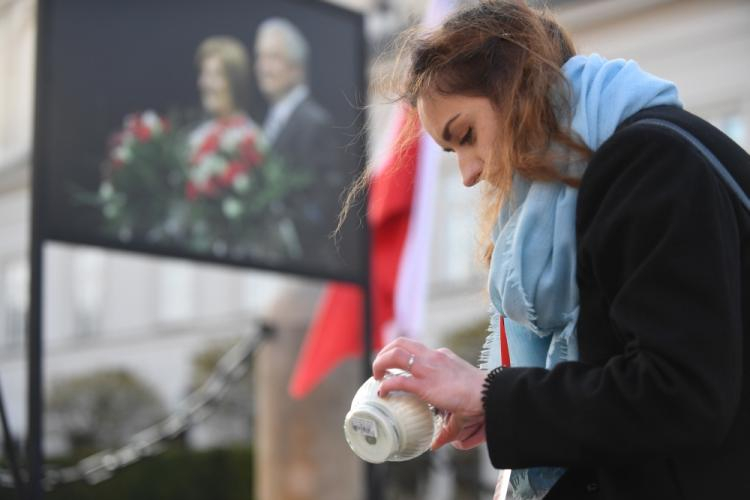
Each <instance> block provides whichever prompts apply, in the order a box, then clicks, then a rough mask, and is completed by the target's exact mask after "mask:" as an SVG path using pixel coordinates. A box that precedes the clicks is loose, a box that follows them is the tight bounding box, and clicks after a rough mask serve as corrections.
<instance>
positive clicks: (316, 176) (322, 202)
mask: <svg viewBox="0 0 750 500" xmlns="http://www.w3.org/2000/svg"><path fill="white" fill-rule="evenodd" d="M309 53H310V47H309V44H308V42H307V40H306V39H305V37H304V36H303V35H302V33H301V32H300V31H299V29H298V28H297V27H296V26H294V24H292V23H291V22H290V21H288V20H286V19H283V18H270V19H267V20H265V21H264V22H263V23H262V24H261V25H260V27H259V28H258V31H257V35H256V39H255V75H256V79H257V81H258V87H259V89H260V91H261V93H262V94H263V96H264V97H265V98H266V99H267V100H268V103H269V105H270V106H269V109H268V113H267V114H266V118H265V120H264V122H263V132H264V135H265V138H266V141H267V143H268V144H269V146H270V147H271V149H272V150H274V151H275V152H276V153H277V154H279V155H280V156H281V158H282V159H283V160H284V161H285V163H286V165H287V166H288V167H289V168H291V169H292V171H294V170H299V171H300V172H307V173H308V174H311V175H312V176H313V180H312V184H311V185H310V187H309V188H307V190H306V191H305V192H303V193H298V194H295V195H294V197H293V198H292V199H291V200H290V201H289V203H288V204H287V206H286V209H287V210H288V211H289V219H288V220H291V222H292V224H289V225H287V227H286V228H282V230H283V233H284V234H285V238H286V239H287V242H288V246H289V248H290V254H291V255H292V257H293V258H294V259H295V260H296V261H298V262H300V263H301V264H302V265H303V266H305V267H306V268H308V269H309V270H311V271H316V270H319V268H320V266H321V265H324V266H325V265H329V266H330V265H335V262H336V253H335V252H336V250H335V246H334V245H333V243H332V242H331V240H330V238H329V234H330V233H331V231H332V230H333V229H334V227H335V222H336V216H337V213H338V208H339V203H338V200H339V194H340V192H341V190H342V189H343V188H344V186H345V182H346V175H345V171H344V168H343V162H342V148H341V147H340V145H339V143H338V137H337V134H336V133H335V130H334V128H333V120H332V118H331V116H330V114H329V113H328V112H327V111H326V110H325V109H324V108H323V107H321V106H320V104H318V103H317V102H316V101H315V100H314V99H313V97H312V96H311V94H310V89H309V88H308V86H307V71H306V70H307V64H308V56H309Z"/></svg>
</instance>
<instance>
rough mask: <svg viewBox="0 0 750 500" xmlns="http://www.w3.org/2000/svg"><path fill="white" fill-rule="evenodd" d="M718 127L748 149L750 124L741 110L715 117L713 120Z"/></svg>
mask: <svg viewBox="0 0 750 500" xmlns="http://www.w3.org/2000/svg"><path fill="white" fill-rule="evenodd" d="M711 123H713V124H714V125H715V126H716V127H718V128H720V129H721V130H722V131H723V132H724V133H725V134H727V135H728V136H729V137H731V138H732V140H734V141H735V142H736V143H737V144H739V145H740V146H742V147H743V148H745V149H748V146H750V144H748V139H750V138H749V137H748V124H747V120H745V118H744V117H743V116H742V114H740V113H739V112H731V113H726V114H723V115H719V116H716V117H714V119H712V120H711Z"/></svg>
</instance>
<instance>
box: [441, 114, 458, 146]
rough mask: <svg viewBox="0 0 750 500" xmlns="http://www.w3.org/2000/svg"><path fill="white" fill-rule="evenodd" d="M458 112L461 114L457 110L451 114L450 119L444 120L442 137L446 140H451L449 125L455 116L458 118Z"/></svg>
mask: <svg viewBox="0 0 750 500" xmlns="http://www.w3.org/2000/svg"><path fill="white" fill-rule="evenodd" d="M460 114H461V112H460V111H459V112H458V113H456V114H455V115H453V118H451V119H450V120H448V121H447V122H445V126H444V127H443V139H444V140H445V141H446V142H451V131H450V126H451V123H453V120H455V119H456V118H458V115H460Z"/></svg>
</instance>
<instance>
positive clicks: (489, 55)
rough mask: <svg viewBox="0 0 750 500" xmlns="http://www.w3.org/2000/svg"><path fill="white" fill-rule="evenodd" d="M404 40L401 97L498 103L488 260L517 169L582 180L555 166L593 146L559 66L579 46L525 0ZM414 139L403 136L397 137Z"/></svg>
mask: <svg viewBox="0 0 750 500" xmlns="http://www.w3.org/2000/svg"><path fill="white" fill-rule="evenodd" d="M399 45H400V49H399V57H403V56H404V55H405V56H406V58H408V66H407V68H408V69H407V70H406V71H405V72H403V73H402V74H401V78H400V81H399V82H397V83H396V87H397V89H398V92H397V98H398V99H399V100H403V101H405V102H407V103H409V104H410V105H411V106H412V107H415V106H416V104H417V100H418V99H419V98H420V97H421V96H424V95H425V94H426V93H428V92H437V93H439V94H443V95H465V96H481V97H486V98H488V99H489V100H490V102H491V103H492V105H493V108H494V110H495V114H496V116H497V119H498V125H499V126H498V129H499V131H500V132H499V136H498V137H496V138H495V144H496V146H495V147H494V148H493V149H494V151H493V157H492V158H489V159H488V160H487V163H486V164H485V168H484V170H483V173H482V180H484V181H486V182H484V183H483V186H484V190H483V195H484V196H483V203H482V213H481V217H480V242H481V243H482V247H483V252H482V253H483V255H484V257H485V259H486V260H487V261H488V260H489V256H490V255H491V252H492V242H491V238H490V234H491V229H492V227H493V225H494V224H495V221H496V219H497V214H498V211H499V210H500V207H501V206H502V205H503V203H504V202H505V201H506V200H508V198H509V196H510V191H511V183H512V177H513V173H514V172H517V173H518V174H520V175H522V176H524V177H526V178H528V179H530V180H539V181H560V182H564V183H566V184H568V185H571V186H577V185H578V179H576V178H574V177H570V176H568V175H567V174H566V173H564V172H562V171H561V170H560V169H559V167H558V166H559V165H560V164H561V162H567V161H569V160H570V155H572V156H574V157H578V158H587V157H589V156H590V154H591V151H590V150H589V149H588V148H587V147H586V146H585V145H584V144H583V143H582V142H581V141H580V140H579V139H577V138H576V137H575V136H573V135H572V133H571V131H570V129H569V127H568V124H569V118H570V116H569V114H570V111H569V110H570V104H569V100H570V96H569V89H568V86H567V82H566V80H565V77H564V75H563V73H562V71H561V66H562V65H563V64H564V63H565V61H567V60H568V59H569V58H570V57H572V56H573V55H575V47H574V46H573V43H572V41H571V40H570V38H569V36H568V35H567V34H566V33H565V31H564V30H563V29H562V28H561V27H560V26H559V25H558V24H557V22H556V21H555V20H554V19H553V18H552V17H551V15H549V13H548V12H547V11H545V10H537V9H533V8H531V7H529V6H528V5H527V4H526V2H525V1H523V0H486V1H482V2H480V3H479V4H478V5H474V6H470V7H467V8H464V9H462V10H460V11H458V12H457V13H455V14H453V15H452V16H451V17H450V18H448V19H447V20H446V21H445V22H444V23H443V24H442V25H441V26H439V27H438V28H437V29H435V30H433V31H429V32H426V33H425V32H419V31H412V32H410V33H407V34H405V35H404V37H403V39H402V41H401V42H400V43H399ZM414 115H415V114H413V116H414ZM405 130H414V127H405ZM410 139H411V138H410V137H401V138H400V139H399V143H401V144H406V143H408V142H409V140H410ZM554 145H559V146H562V148H560V147H553V146H554ZM566 155H567V156H566ZM365 186H366V178H364V177H363V178H360V179H359V180H358V181H357V182H356V183H355V185H354V186H353V188H352V190H351V191H350V192H349V196H348V197H347V202H346V204H345V206H344V210H343V211H342V216H343V217H345V216H346V211H347V210H348V208H349V205H350V204H351V202H352V200H353V199H354V197H355V196H356V194H357V192H358V191H361V190H362V189H363V188H364V187H365Z"/></svg>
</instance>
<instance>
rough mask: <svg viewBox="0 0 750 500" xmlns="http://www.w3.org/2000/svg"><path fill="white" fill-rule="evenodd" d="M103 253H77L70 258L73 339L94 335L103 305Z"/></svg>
mask: <svg viewBox="0 0 750 500" xmlns="http://www.w3.org/2000/svg"><path fill="white" fill-rule="evenodd" d="M104 266H105V256H104V252H102V251H101V250H96V249H86V250H77V251H76V252H75V253H74V254H73V281H72V283H73V313H74V321H75V324H74V331H75V333H76V335H78V336H83V337H88V336H92V335H97V334H98V333H99V328H100V326H101V316H102V305H103V303H104Z"/></svg>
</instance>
